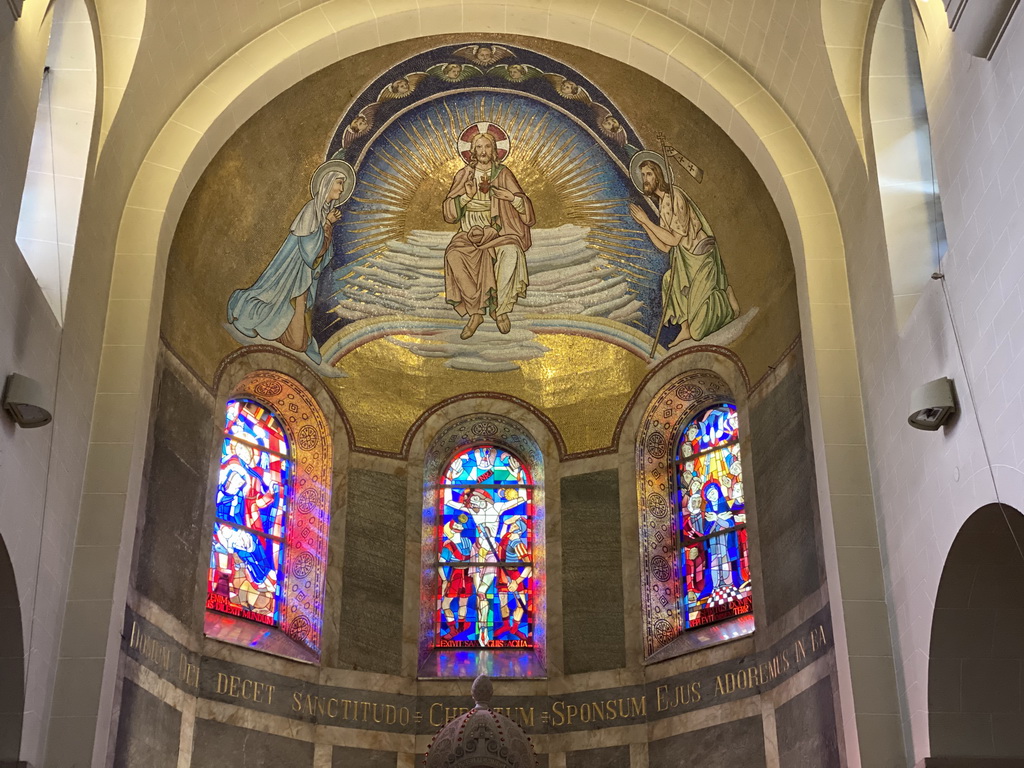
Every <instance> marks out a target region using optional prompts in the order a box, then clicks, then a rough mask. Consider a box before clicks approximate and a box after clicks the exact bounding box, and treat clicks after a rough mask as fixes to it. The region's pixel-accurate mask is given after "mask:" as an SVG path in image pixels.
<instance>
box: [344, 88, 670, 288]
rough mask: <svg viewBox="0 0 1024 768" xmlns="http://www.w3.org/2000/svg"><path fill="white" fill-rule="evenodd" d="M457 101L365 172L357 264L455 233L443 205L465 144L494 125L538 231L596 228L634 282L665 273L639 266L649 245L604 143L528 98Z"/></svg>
mask: <svg viewBox="0 0 1024 768" xmlns="http://www.w3.org/2000/svg"><path fill="white" fill-rule="evenodd" d="M454 101H455V100H452V99H441V100H438V101H436V102H435V103H434V104H433V106H432V108H431V109H428V110H426V111H425V112H421V113H420V114H419V115H418V116H416V117H414V118H411V119H404V120H402V122H400V124H399V126H398V130H397V131H395V130H391V131H389V132H388V134H387V136H388V137H387V138H384V137H381V138H378V139H377V140H376V144H375V146H374V147H373V149H372V150H371V153H370V154H369V155H368V156H367V159H366V160H364V161H363V162H362V163H361V164H360V167H359V169H358V173H359V175H360V182H361V185H360V193H361V195H362V196H357V197H355V198H354V200H356V201H357V202H359V203H361V204H362V205H361V206H359V208H358V209H357V210H356V211H354V212H353V213H352V214H350V217H349V218H348V219H347V221H346V225H345V226H346V228H347V232H348V233H350V234H352V235H355V236H354V237H350V238H347V240H346V252H345V258H346V261H347V262H349V263H353V262H355V261H363V260H365V259H370V258H372V257H374V256H376V255H378V254H380V253H381V252H383V251H384V250H385V248H386V247H387V243H388V242H389V241H391V240H405V239H406V238H407V237H408V235H409V233H411V232H413V231H414V230H429V231H438V230H442V231H443V230H446V229H449V228H451V225H449V224H446V223H445V222H444V220H443V219H442V217H441V204H442V202H443V201H444V198H445V196H446V195H447V194H448V189H449V187H450V185H451V181H452V178H453V177H454V175H455V173H456V172H457V171H458V170H459V168H461V167H462V166H463V164H464V161H463V159H462V157H461V156H460V155H459V154H458V151H457V147H458V138H459V136H460V135H461V134H462V132H463V131H464V130H465V128H466V127H467V126H468V125H470V124H472V123H477V122H484V121H488V122H492V123H496V124H497V125H499V126H501V127H502V128H503V129H504V130H505V131H506V132H507V133H508V137H509V141H510V145H511V149H510V152H509V155H508V156H507V157H506V158H505V160H504V162H505V164H506V165H508V167H509V168H510V169H511V170H512V172H513V173H514V174H515V175H516V177H517V178H518V180H519V183H520V185H521V186H522V187H523V189H524V190H525V191H526V193H527V194H528V195H529V196H530V198H531V200H532V201H533V205H534V210H535V211H536V215H537V225H536V226H537V227H539V228H554V227H559V226H561V225H563V224H574V225H576V226H579V227H583V228H586V229H587V230H588V232H589V234H588V236H587V241H588V244H589V245H590V247H591V248H592V249H593V250H595V251H596V252H598V253H600V254H601V255H602V256H603V257H604V258H605V259H606V260H607V261H608V262H611V264H614V265H615V266H616V267H617V268H619V269H621V270H622V272H623V274H624V275H625V276H626V278H627V279H629V280H630V281H631V282H643V281H649V280H650V279H651V276H653V275H655V274H656V273H655V272H653V271H652V270H650V269H648V268H646V267H645V266H642V265H641V264H640V263H638V261H641V260H642V259H643V252H644V251H645V250H646V249H647V248H648V243H647V241H646V239H645V238H644V237H643V235H642V234H641V233H640V232H639V230H637V229H636V228H635V226H634V225H633V223H632V221H631V220H630V219H629V216H628V214H627V212H626V205H625V203H626V202H627V201H625V200H623V199H622V198H612V197H610V196H609V192H608V190H607V189H606V185H603V184H601V183H600V178H601V175H602V174H601V168H602V165H603V163H604V162H606V160H604V159H603V158H602V157H600V155H601V153H602V152H603V150H602V149H601V147H600V146H599V145H598V143H597V142H596V141H595V140H593V139H591V138H589V137H588V136H586V134H585V133H584V132H583V131H578V130H573V129H572V128H571V127H569V126H567V125H566V124H565V122H564V121H562V120H557V119H555V117H554V115H555V114H556V113H554V111H553V110H548V111H544V112H540V111H538V110H537V109H536V108H531V106H528V105H527V104H526V103H524V102H523V101H520V100H516V101H510V100H509V99H508V98H507V97H503V96H501V95H498V94H492V93H485V94H480V95H479V97H478V98H475V99H474V101H473V103H472V106H470V105H469V104H468V103H467V101H466V100H464V99H462V100H459V101H460V103H453V102H454ZM400 120H401V118H400ZM397 136H400V137H401V139H400V140H398V139H396V137H397ZM609 266H611V265H609Z"/></svg>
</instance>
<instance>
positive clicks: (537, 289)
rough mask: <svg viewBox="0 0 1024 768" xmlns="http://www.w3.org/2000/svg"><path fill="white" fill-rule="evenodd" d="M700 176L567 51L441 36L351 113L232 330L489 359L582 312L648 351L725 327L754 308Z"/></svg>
mask: <svg viewBox="0 0 1024 768" xmlns="http://www.w3.org/2000/svg"><path fill="white" fill-rule="evenodd" d="M703 176H704V171H703V170H702V169H701V168H700V167H698V166H697V165H696V164H695V163H694V162H692V161H691V160H689V159H687V157H686V156H685V155H684V154H683V152H682V151H680V149H679V148H677V147H675V146H673V145H671V144H669V143H667V142H666V141H665V140H664V137H661V138H660V140H658V141H656V142H655V143H654V144H653V145H652V146H645V145H644V143H643V142H642V141H641V139H640V138H639V137H638V136H637V134H636V133H635V131H634V130H633V129H632V127H631V125H630V121H629V119H628V117H627V116H626V115H624V114H622V113H621V112H620V111H619V110H618V109H617V108H616V107H615V105H614V104H613V103H612V102H611V101H610V100H609V99H608V97H607V96H606V95H605V94H604V93H602V92H601V90H600V89H598V87H597V86H596V85H594V84H593V83H592V82H590V81H588V80H587V79H586V78H584V77H583V76H582V75H580V73H578V72H575V71H574V70H572V69H571V68H569V67H567V66H565V65H564V64H561V63H559V62H557V61H555V60H553V59H550V58H548V57H546V56H542V55H540V54H538V53H535V52H532V51H528V50H526V49H522V48H518V47H512V46H503V45H490V46H488V45H468V46H466V45H463V46H445V47H442V48H437V49H434V50H431V51H428V52H425V53H422V54H420V55H417V56H413V57H411V58H410V59H408V60H406V61H404V62H403V63H402V64H400V65H399V66H397V67H393V68H392V69H390V70H389V71H388V72H386V73H385V74H383V75H382V76H381V77H379V78H377V80H376V81H375V82H373V83H371V84H370V85H369V86H368V87H367V88H366V89H365V90H364V91H363V93H362V94H360V96H359V97H358V98H357V99H356V100H355V102H354V103H353V104H352V105H351V106H350V107H349V108H348V109H347V110H346V111H345V113H344V114H343V115H342V116H341V119H340V123H339V127H338V129H337V131H336V132H335V134H334V136H333V138H332V139H331V141H330V145H329V149H328V153H327V157H325V158H324V162H323V163H322V164H321V165H320V166H319V167H318V168H317V169H316V171H315V172H314V173H313V176H312V178H311V179H310V181H309V193H310V199H309V200H308V202H307V203H306V204H305V205H304V206H303V207H302V208H301V210H299V211H298V213H297V215H295V216H294V220H293V221H292V224H291V227H290V230H289V232H288V234H287V236H286V237H285V239H284V241H283V243H282V244H281V246H280V248H279V250H278V251H277V253H276V254H274V255H273V256H272V257H271V258H270V259H269V261H268V263H267V265H266V267H265V269H264V270H263V271H262V273H261V274H260V275H259V276H258V277H257V279H256V280H255V282H253V283H252V284H251V285H250V286H240V287H239V288H238V289H237V290H235V291H234V292H233V293H232V294H231V295H230V297H229V298H228V301H227V320H228V328H229V330H230V331H231V332H233V334H234V335H235V336H236V337H237V339H238V340H239V341H242V342H243V343H244V342H246V341H247V340H256V341H259V342H263V343H265V342H268V341H270V342H274V343H276V344H279V345H281V346H283V347H285V348H287V349H289V350H291V351H293V352H295V353H298V354H301V355H304V356H305V357H306V358H307V359H308V360H309V361H310V362H311V363H312V364H315V365H321V364H322V363H324V362H325V361H326V362H327V364H328V366H333V365H335V364H340V360H341V358H342V357H343V356H344V354H345V352H346V351H347V350H348V349H351V348H352V347H353V345H357V344H359V343H360V342H363V341H365V340H366V339H367V338H368V337H376V336H380V335H382V334H385V335H391V336H396V337H400V338H396V339H394V342H395V343H397V344H400V345H401V346H403V347H405V348H406V349H408V350H410V351H412V352H414V353H415V354H417V355H422V356H425V357H433V358H441V359H443V360H445V361H446V365H449V366H451V367H454V368H460V369H465V370H477V371H501V370H513V369H515V368H516V367H517V363H518V362H519V361H522V360H526V359H531V358H536V357H542V356H543V355H544V353H545V352H546V351H547V348H546V347H545V346H544V344H543V343H542V342H541V341H538V339H537V335H538V333H541V332H545V331H547V332H550V331H557V330H559V329H564V328H566V327H568V326H569V325H571V327H572V329H573V331H574V332H577V333H579V332H587V333H589V334H591V335H594V336H596V337H600V338H607V339H609V340H612V341H614V342H616V343H619V344H622V345H627V346H629V347H631V348H633V349H634V350H635V352H636V353H637V354H645V355H648V356H651V357H653V356H654V355H655V354H657V350H658V345H659V343H660V344H662V345H667V346H673V345H675V344H679V343H683V342H686V341H691V340H692V341H701V340H703V339H706V338H708V337H712V336H716V334H718V335H719V336H718V338H719V341H722V340H723V337H721V333H723V332H725V333H730V332H732V333H735V332H737V331H738V330H740V329H739V328H734V329H730V328H729V327H730V326H731V325H733V324H734V323H739V324H740V326H742V324H743V322H744V318H746V319H749V316H750V312H753V310H752V309H751V308H750V307H747V308H746V309H747V310H749V312H748V314H747V315H744V313H743V308H742V307H741V306H740V304H739V301H738V299H737V295H736V292H735V290H734V289H733V287H732V285H731V284H730V281H729V276H728V270H727V266H726V261H727V259H726V258H724V257H723V254H722V252H721V248H720V246H719V243H718V240H717V239H716V236H715V232H714V228H713V226H712V223H711V222H710V221H709V220H708V219H707V218H706V217H705V215H704V214H703V213H702V212H701V209H700V206H699V204H698V202H697V201H696V200H695V198H694V197H693V196H691V193H688V192H687V191H686V190H684V187H683V179H684V177H685V180H686V182H687V184H686V186H687V188H689V189H691V192H692V193H694V194H698V192H699V184H700V182H701V181H702V179H703ZM727 329H728V330H727ZM341 370H342V371H343V370H344V365H343V364H341Z"/></svg>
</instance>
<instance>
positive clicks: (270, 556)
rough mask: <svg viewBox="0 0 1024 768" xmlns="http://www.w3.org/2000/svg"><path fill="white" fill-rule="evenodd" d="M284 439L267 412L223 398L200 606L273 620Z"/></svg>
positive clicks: (285, 475) (280, 549)
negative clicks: (202, 603) (206, 572)
mask: <svg viewBox="0 0 1024 768" xmlns="http://www.w3.org/2000/svg"><path fill="white" fill-rule="evenodd" d="M287 452H288V442H287V438H286V437H285V433H284V430H283V428H282V426H281V423H280V421H278V419H277V418H276V417H275V416H274V414H273V413H271V412H270V411H268V410H267V409H266V408H264V407H263V406H261V405H259V404H258V403H254V402H252V401H249V400H230V401H228V405H227V418H226V421H225V427H224V441H223V443H222V448H221V462H220V473H219V475H218V480H217V496H216V515H215V517H216V520H215V521H214V525H213V542H212V545H211V550H210V570H209V577H208V582H207V596H206V607H207V608H209V609H211V610H215V611H220V612H222V613H228V614H231V615H233V616H240V617H242V618H246V619H251V620H254V621H258V622H260V623H263V624H270V625H276V624H277V623H278V621H279V620H280V601H281V594H280V591H281V590H280V585H279V580H280V577H281V569H282V565H283V557H284V542H283V539H284V538H285V533H286V531H285V522H286V521H285V516H286V512H287V504H288V492H289V480H290V478H289V473H290V470H289V461H288V458H287Z"/></svg>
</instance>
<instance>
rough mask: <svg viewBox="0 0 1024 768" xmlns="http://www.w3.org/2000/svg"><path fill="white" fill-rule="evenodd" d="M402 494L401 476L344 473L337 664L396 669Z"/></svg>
mask: <svg viewBox="0 0 1024 768" xmlns="http://www.w3.org/2000/svg"><path fill="white" fill-rule="evenodd" d="M405 499H406V493H405V480H404V479H403V478H400V477H395V476H394V475H388V474H385V473H383V472H373V471H369V470H352V471H351V473H350V474H349V485H348V512H347V519H346V522H345V560H344V565H343V568H342V590H341V612H340V613H341V625H340V631H339V636H340V639H339V643H338V646H339V651H338V657H339V658H338V661H339V663H340V664H341V665H342V666H352V667H355V668H356V669H366V670H370V671H373V672H385V673H391V674H398V673H399V671H400V667H401V661H402V601H403V595H404V579H405V573H404V570H403V568H402V567H401V561H402V552H403V548H404V542H405V515H406V509H405V507H406V503H405ZM417 512H418V510H417ZM396 555H397V556H398V560H397V561H396V559H395V558H396ZM396 563H397V565H396Z"/></svg>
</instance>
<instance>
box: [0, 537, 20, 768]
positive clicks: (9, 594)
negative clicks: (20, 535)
mask: <svg viewBox="0 0 1024 768" xmlns="http://www.w3.org/2000/svg"><path fill="white" fill-rule="evenodd" d="M0 615H2V616H3V617H4V631H3V633H0V721H2V722H3V724H4V726H3V728H0V765H17V764H18V758H19V757H20V756H21V724H22V720H23V719H24V716H25V645H24V640H23V637H22V629H21V603H20V601H19V600H18V584H17V579H16V576H15V573H14V566H13V565H12V564H11V557H10V554H8V552H7V547H6V546H5V545H4V540H3V538H0Z"/></svg>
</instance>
